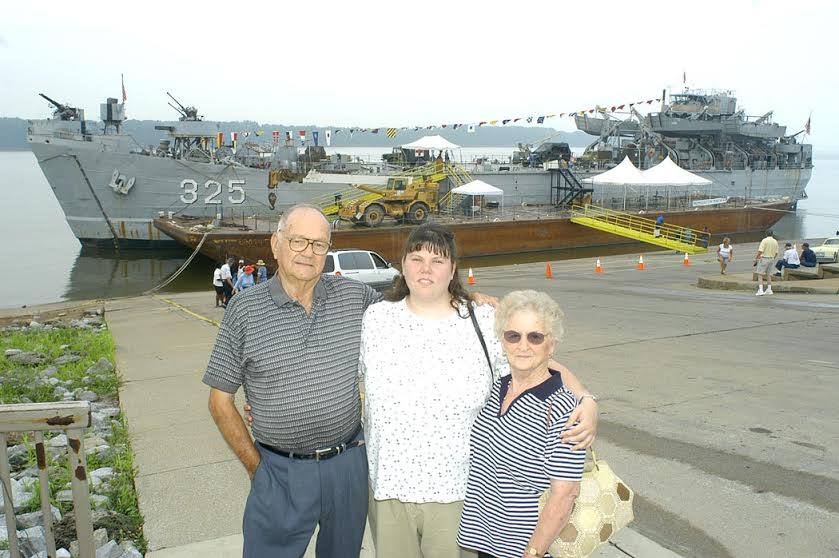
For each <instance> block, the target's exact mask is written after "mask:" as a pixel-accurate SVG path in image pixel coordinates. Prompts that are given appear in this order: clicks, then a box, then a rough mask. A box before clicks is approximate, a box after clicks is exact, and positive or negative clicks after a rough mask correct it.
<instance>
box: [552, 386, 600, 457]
mask: <svg viewBox="0 0 839 558" xmlns="http://www.w3.org/2000/svg"><path fill="white" fill-rule="evenodd" d="M597 413H598V409H597V402H596V401H595V400H594V399H592V398H590V397H586V398H584V399H583V400H582V402H580V404H579V405H577V408H576V409H574V410H573V411H571V415H570V416H569V417H568V424H572V425H573V426H572V427H571V428H566V429H565V430H563V431H562V433H561V434H560V435H559V438H560V440H562V441H563V442H565V443H567V444H574V447H573V448H572V449H575V450H579V449H586V448H588V447H589V446H591V444H592V442H594V438H595V437H596V436H597ZM575 423H576V424H575Z"/></svg>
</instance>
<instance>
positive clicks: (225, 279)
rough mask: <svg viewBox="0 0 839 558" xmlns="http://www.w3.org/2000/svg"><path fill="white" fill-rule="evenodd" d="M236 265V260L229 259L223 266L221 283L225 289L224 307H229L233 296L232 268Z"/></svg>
mask: <svg viewBox="0 0 839 558" xmlns="http://www.w3.org/2000/svg"><path fill="white" fill-rule="evenodd" d="M235 263H236V259H235V258H227V262H226V263H225V264H224V265H223V266H221V282H222V287H223V288H224V303H223V304H222V306H224V307H225V308H226V307H227V303H228V302H230V297H232V296H233V272H232V271H231V269H230V267H231V266H232V265H234V264H235Z"/></svg>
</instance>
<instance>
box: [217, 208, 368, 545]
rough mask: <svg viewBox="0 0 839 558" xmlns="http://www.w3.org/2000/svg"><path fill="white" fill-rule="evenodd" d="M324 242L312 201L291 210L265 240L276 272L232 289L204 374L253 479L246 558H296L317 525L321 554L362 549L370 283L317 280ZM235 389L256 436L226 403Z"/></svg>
mask: <svg viewBox="0 0 839 558" xmlns="http://www.w3.org/2000/svg"><path fill="white" fill-rule="evenodd" d="M329 246H330V229H329V223H328V222H327V221H326V218H325V217H324V216H323V214H322V213H321V212H320V210H319V209H318V208H317V207H315V206H309V205H299V206H295V207H293V208H292V209H290V210H289V211H287V212H286V213H285V214H284V215H283V218H282V219H281V220H280V224H279V227H278V230H277V232H276V233H275V234H274V236H273V237H272V239H271V248H272V251H273V253H274V256H275V257H276V259H277V265H278V270H277V276H276V278H274V279H272V280H270V281H266V282H265V283H261V284H259V285H257V286H255V287H252V288H250V289H248V290H246V291H244V292H242V293H240V294H239V295H237V296H235V297H233V299H232V300H231V301H230V304H229V305H228V308H227V312H226V313H225V315H224V319H223V320H222V323H221V327H220V328H219V334H218V338H217V340H216V344H215V347H214V348H213V352H212V354H211V356H210V362H209V364H208V366H207V372H206V374H205V375H204V382H205V383H206V384H208V385H209V386H210V402H209V406H210V412H211V414H212V416H213V419H214V420H215V422H216V425H217V426H218V428H219V430H220V431H221V433H222V435H223V436H224V439H225V440H226V441H227V443H228V444H229V445H230V447H231V449H232V450H233V451H234V452H235V454H236V456H237V457H238V458H239V460H240V461H241V462H242V465H244V467H245V469H246V470H247V473H248V475H249V476H250V478H251V481H252V484H251V492H250V495H249V496H248V501H247V504H246V507H245V515H244V520H243V534H244V554H243V556H244V557H246V558H248V557H252V558H257V557H259V558H263V557H266V556H270V557H272V558H275V557H286V556H287V557H295V558H297V557H300V556H303V553H304V552H305V550H306V547H307V545H308V543H309V540H310V539H311V537H312V533H313V532H314V529H315V526H317V525H319V526H320V531H319V534H318V541H317V556H318V557H319V558H324V557H336V558H337V557H346V556H358V554H359V552H360V549H361V540H362V537H363V534H364V525H365V519H366V516H367V455H366V453H365V448H364V441H363V437H362V434H361V421H360V419H361V405H360V399H359V390H358V381H357V373H358V351H359V340H360V333H361V318H362V315H363V314H364V310H365V309H366V308H367V307H368V306H369V305H370V304H372V303H374V302H376V301H378V300H379V298H380V296H379V295H378V294H377V293H376V291H374V290H373V289H372V288H370V287H368V286H367V285H364V284H363V283H360V282H357V281H350V280H346V279H344V278H341V277H332V276H321V270H322V269H323V264H324V260H325V258H326V252H327V251H328V250H329ZM239 387H243V388H244V389H245V393H246V395H247V400H248V402H249V403H250V405H251V406H252V409H253V410H252V415H253V434H254V438H255V439H256V443H255V444H254V442H252V441H251V437H250V435H249V434H248V429H247V427H246V426H245V423H244V421H243V420H242V417H241V415H240V414H239V412H238V411H237V409H236V407H235V405H234V399H233V397H234V394H235V393H236V391H237V390H238V389H239Z"/></svg>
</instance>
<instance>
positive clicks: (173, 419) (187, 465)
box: [106, 246, 839, 558]
mask: <svg viewBox="0 0 839 558" xmlns="http://www.w3.org/2000/svg"><path fill="white" fill-rule="evenodd" d="M738 248H740V249H742V250H746V251H747V250H748V248H747V247H742V246H739V247H738ZM740 254H741V255H740V256H739V261H738V260H735V262H734V266H735V268H734V269H733V270H732V271H734V272H737V271H743V272H745V271H748V269H747V268H750V265H751V262H750V261H746V260H747V259H748V258H747V257H744V252H740ZM636 260H637V257H632V256H613V257H607V258H602V263H603V266H604V273H603V274H598V275H595V274H594V260H593V259H592V260H571V261H567V262H559V263H556V262H555V263H554V266H553V271H554V278H553V279H545V278H544V263H541V264H526V265H519V266H505V267H498V268H482V269H477V270H476V279H477V285H476V286H475V288H476V289H477V290H480V291H482V292H486V293H489V294H498V295H502V294H504V293H505V292H508V291H509V290H512V289H520V288H536V289H540V290H545V291H547V292H549V293H550V294H551V295H552V296H554V297H555V298H556V299H557V300H558V301H559V302H560V304H561V305H562V306H563V308H564V310H565V312H566V314H567V321H566V327H567V335H566V339H565V341H564V342H563V343H562V344H561V345H560V347H559V349H558V351H557V353H558V354H557V357H558V359H559V360H560V361H562V362H563V363H565V364H567V365H569V366H570V367H571V368H572V369H574V370H575V371H577V372H578V374H579V375H580V376H581V377H582V379H583V380H584V381H585V383H586V384H587V385H588V386H589V387H590V388H591V389H592V390H593V391H594V392H595V393H597V394H599V395H600V396H601V398H602V404H601V428H600V438H599V441H598V447H599V451H598V454H599V455H600V456H601V457H604V458H606V459H607V460H608V461H609V462H610V463H611V464H612V465H613V467H614V468H615V470H616V471H618V474H620V475H621V476H622V478H624V480H625V481H626V482H627V483H629V484H630V486H633V488H635V489H636V492H637V494H638V504H637V506H636V521H635V522H634V523H633V524H632V529H629V530H626V533H620V536H619V537H618V538H617V539H616V540H617V544H618V546H619V547H620V548H621V549H622V550H619V549H618V547H614V546H608V547H605V548H604V550H603V551H602V552H601V553H600V554H598V556H601V557H604V556H609V557H611V556H626V555H627V554H629V555H630V556H639V557H640V556H668V555H669V556H673V555H674V554H673V553H672V552H669V551H666V550H665V549H664V548H663V547H662V545H664V546H666V547H667V548H669V549H671V550H672V551H673V552H675V553H677V554H678V555H683V556H696V557H702V558H707V557H712V556H753V555H754V556H756V555H761V556H779V557H780V556H826V555H831V554H836V553H839V538H837V534H836V530H835V529H834V528H832V527H831V526H832V525H833V526H835V525H836V524H839V457H837V455H836V449H835V444H834V443H832V440H835V439H836V438H837V437H839V432H837V430H839V425H838V424H837V422H838V421H836V420H835V419H836V415H835V410H834V409H835V403H834V398H835V393H837V388H839V380H837V374H836V371H837V370H839V362H837V357H836V354H837V353H836V351H835V348H834V347H833V345H834V339H835V335H836V326H837V325H839V299H837V297H836V296H835V295H833V296H824V295H791V294H790V295H773V296H772V297H763V298H757V297H754V295H753V294H749V293H738V292H723V291H720V292H717V291H709V290H705V289H699V288H697V287H696V286H695V285H696V282H697V277H698V275H700V274H705V275H707V274H711V273H713V271H714V269H715V267H716V262H715V261H714V260H713V258H712V257H711V256H710V255H709V256H708V257H695V258H693V259H692V264H693V265H692V266H691V267H689V268H685V267H683V266H682V265H681V255H675V254H672V253H656V254H649V255H647V256H646V257H645V261H646V262H647V270H645V271H638V270H636V269H635V262H636ZM738 265H740V266H742V267H743V270H738V268H737V266H738ZM716 269H718V267H717V268H716ZM166 298H168V299H170V300H171V301H173V302H176V303H177V304H179V305H181V307H182V308H178V307H176V306H173V305H171V304H169V303H167V302H164V301H162V300H160V299H159V298H148V297H147V298H138V299H125V300H116V301H112V302H109V303H108V306H107V310H108V313H107V314H106V318H107V320H108V323H109V326H110V327H111V329H112V332H113V334H114V337H115V340H116V343H117V366H118V369H119V370H120V372H121V374H122V375H123V378H124V380H125V385H124V387H123V390H122V394H121V398H122V404H123V407H124V409H125V411H126V414H127V418H128V421H129V427H130V432H131V435H132V440H133V443H134V449H135V452H136V454H137V457H136V464H137V468H138V477H137V487H138V491H139V495H140V506H141V511H142V512H143V513H144V515H145V517H146V534H147V537H148V538H149V541H150V549H151V550H153V551H154V552H153V553H152V554H151V556H153V557H155V558H157V557H164V558H167V557H176V556H177V557H181V556H207V555H213V556H238V555H240V554H239V553H240V552H241V551H240V548H241V547H240V544H241V542H240V541H241V539H240V532H241V513H242V509H243V506H244V502H245V497H246V495H247V480H246V477H245V475H244V473H243V471H242V469H241V466H240V465H239V464H238V462H236V461H235V458H234V457H233V456H232V454H231V453H230V451H229V450H228V449H227V447H226V446H225V444H224V442H223V440H222V439H221V436H220V435H219V434H218V431H217V430H216V428H215V426H214V425H213V423H212V420H211V419H210V417H209V413H208V412H207V410H206V399H207V389H206V387H205V386H204V385H203V384H202V383H201V375H202V374H203V370H204V367H205V365H206V361H207V355H208V353H209V351H210V348H211V346H212V342H213V339H214V338H215V326H214V325H213V324H212V323H208V322H206V321H203V320H201V319H198V318H197V317H196V315H201V316H206V317H208V318H210V319H215V320H218V319H220V318H221V315H222V314H221V312H222V311H221V310H216V309H214V308H213V307H212V305H213V293H211V292H207V293H199V294H183V295H172V296H167V297H166ZM185 310H188V311H191V312H193V313H194V314H190V313H188V312H187V311H185ZM654 541H655V542H654ZM366 546H367V547H368V548H369V544H368V545H366ZM208 551H209V553H208ZM365 556H372V553H371V552H369V551H368V553H367V554H366V555H365Z"/></svg>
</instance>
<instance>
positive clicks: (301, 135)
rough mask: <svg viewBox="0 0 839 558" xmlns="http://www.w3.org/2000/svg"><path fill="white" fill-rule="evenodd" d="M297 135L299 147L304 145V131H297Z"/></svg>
mask: <svg viewBox="0 0 839 558" xmlns="http://www.w3.org/2000/svg"><path fill="white" fill-rule="evenodd" d="M297 135H298V136H300V145H301V146H303V145H306V130H298V131H297Z"/></svg>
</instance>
